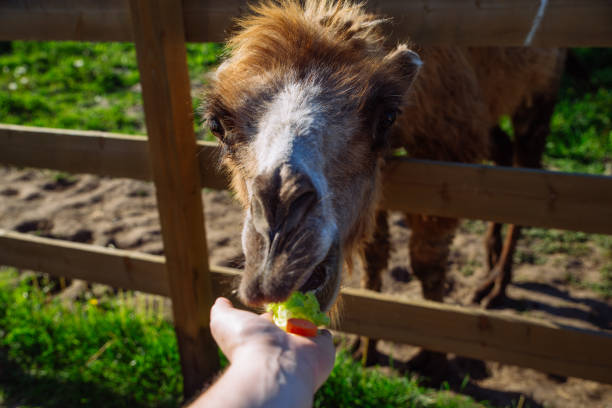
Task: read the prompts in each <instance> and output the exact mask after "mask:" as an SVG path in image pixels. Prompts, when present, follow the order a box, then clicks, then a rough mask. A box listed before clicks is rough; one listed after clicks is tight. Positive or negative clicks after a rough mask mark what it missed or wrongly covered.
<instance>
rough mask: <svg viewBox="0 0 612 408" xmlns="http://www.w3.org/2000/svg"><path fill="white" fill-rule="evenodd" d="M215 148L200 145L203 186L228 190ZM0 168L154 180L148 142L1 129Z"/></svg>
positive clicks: (118, 136)
mask: <svg viewBox="0 0 612 408" xmlns="http://www.w3.org/2000/svg"><path fill="white" fill-rule="evenodd" d="M218 157H219V152H218V147H217V145H216V144H215V143H208V142H200V143H199V152H198V160H199V163H200V174H201V179H202V184H203V186H206V187H209V188H215V189H225V188H227V186H228V184H227V181H226V179H225V177H224V176H223V174H222V173H221V172H220V171H219V166H218V161H219V159H218ZM0 163H4V164H10V165H13V166H18V167H36V168H43V169H55V170H61V171H66V172H69V173H91V174H97V175H101V176H111V177H127V178H133V179H136V180H147V181H150V180H152V179H153V176H152V172H151V163H150V161H149V149H148V146H147V139H146V137H144V136H131V135H122V134H117V133H107V132H95V131H85V130H68V129H50V128H42V127H29V126H17V125H4V124H0Z"/></svg>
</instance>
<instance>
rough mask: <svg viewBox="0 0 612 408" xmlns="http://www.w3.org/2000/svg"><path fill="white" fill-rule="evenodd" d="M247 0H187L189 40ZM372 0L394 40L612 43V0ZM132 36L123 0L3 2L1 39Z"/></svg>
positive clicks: (226, 21) (215, 29)
mask: <svg viewBox="0 0 612 408" xmlns="http://www.w3.org/2000/svg"><path fill="white" fill-rule="evenodd" d="M246 4H247V1H246V0H225V1H204V2H203V1H199V0H185V1H184V2H183V15H184V21H185V31H186V38H187V40H188V41H196V42H201V41H222V40H224V39H225V37H226V35H227V32H228V29H229V28H230V26H231V24H232V19H234V18H236V17H238V16H240V15H242V14H244V12H245V11H246V9H247V6H246ZM540 4H541V1H540V0H495V1H491V0H488V1H487V0H481V1H473V0H456V1H447V0H428V1H420V0H419V1H417V0H401V1H400V0H370V1H369V2H368V7H369V8H370V9H371V10H372V11H375V12H378V13H380V14H382V15H385V16H392V17H393V23H392V25H391V29H390V31H391V33H392V40H393V41H396V40H398V39H399V40H401V39H406V38H408V37H410V38H412V39H413V40H414V41H416V42H417V43H420V44H425V45H432V44H436V45H439V44H444V45H453V44H454V45H475V46H476V45H477V46H483V45H493V46H516V45H518V46H520V45H523V44H524V43H525V40H526V38H527V36H528V35H529V33H530V32H531V31H532V28H533V25H534V22H535V21H536V20H538V21H539V22H540V23H539V25H538V29H537V30H534V33H535V34H534V35H533V42H532V44H533V45H536V46H611V45H612V24H610V21H612V2H610V1H609V0H549V1H548V2H547V4H546V7H545V8H544V10H543V13H542V14H541V18H539V19H536V16H537V15H538V11H540ZM19 39H23V40H42V41H45V40H78V41H132V27H131V21H130V17H129V9H128V4H127V2H126V1H123V0H105V1H95V0H80V1H64V0H62V1H59V0H12V1H4V2H0V40H19Z"/></svg>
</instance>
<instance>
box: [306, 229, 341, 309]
mask: <svg viewBox="0 0 612 408" xmlns="http://www.w3.org/2000/svg"><path fill="white" fill-rule="evenodd" d="M341 261H342V256H341V251H340V241H339V240H338V239H335V240H334V241H333V243H332V245H331V246H330V248H329V251H328V252H327V255H326V256H325V258H324V259H323V261H321V262H320V263H318V264H317V265H316V266H315V267H314V268H313V269H312V271H311V272H310V274H309V275H308V277H307V278H306V281H305V282H304V283H303V284H302V285H300V286H299V287H298V290H299V291H300V292H303V293H306V292H314V295H315V296H316V298H317V300H318V301H319V305H320V307H321V310H322V311H325V312H326V311H328V310H329V309H330V308H331V306H332V305H333V304H334V302H335V300H336V297H337V296H338V292H339V288H340V277H341V274H342V263H341Z"/></svg>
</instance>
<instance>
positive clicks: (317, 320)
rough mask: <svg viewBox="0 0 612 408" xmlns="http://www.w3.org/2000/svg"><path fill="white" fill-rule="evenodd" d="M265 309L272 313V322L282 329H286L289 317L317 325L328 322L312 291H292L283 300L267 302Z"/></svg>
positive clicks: (323, 324)
mask: <svg viewBox="0 0 612 408" xmlns="http://www.w3.org/2000/svg"><path fill="white" fill-rule="evenodd" d="M266 311H267V312H270V313H272V315H273V318H274V323H275V324H276V325H277V326H278V327H280V328H281V329H283V330H286V328H287V320H289V319H306V320H310V321H311V322H313V323H314V324H316V325H317V326H325V325H328V324H329V317H327V315H325V313H323V312H322V311H321V308H320V307H319V301H318V300H317V298H316V296H315V295H314V293H313V292H307V293H302V292H298V291H296V292H293V294H292V295H291V296H290V297H289V299H287V300H286V301H284V302H281V303H269V304H268V305H267V306H266Z"/></svg>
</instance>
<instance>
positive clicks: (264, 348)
mask: <svg viewBox="0 0 612 408" xmlns="http://www.w3.org/2000/svg"><path fill="white" fill-rule="evenodd" d="M210 327H211V331H212V335H213V337H214V338H215V341H216V342H217V344H218V345H219V347H220V348H221V350H222V351H223V353H224V354H225V355H226V356H227V358H228V359H229V360H230V362H231V363H232V364H240V365H241V366H244V367H245V368H244V369H245V370H248V369H249V367H255V368H259V369H264V368H265V369H275V367H274V366H273V365H274V364H278V365H279V366H278V367H277V368H279V369H280V370H281V372H282V374H283V376H286V377H289V378H291V377H293V376H294V377H295V378H297V379H299V380H300V382H301V383H303V384H304V385H306V387H307V388H308V389H309V391H310V392H311V395H312V394H314V392H315V391H316V390H317V389H318V388H319V387H320V386H321V385H322V384H323V383H324V382H325V380H326V379H327V377H328V376H329V373H330V372H331V370H332V368H333V365H334V359H335V349H334V345H333V342H332V337H331V334H330V332H329V331H328V330H320V331H319V334H318V335H317V336H316V337H312V338H309V337H302V336H298V335H295V334H288V333H286V332H284V331H283V330H281V329H279V328H278V327H277V326H276V325H275V324H274V323H273V322H272V316H271V315H270V314H269V313H266V314H262V315H257V314H255V313H252V312H247V311H244V310H239V309H236V308H234V307H233V306H232V303H231V302H230V301H229V300H228V299H226V298H218V299H217V301H216V302H215V304H214V305H213V307H212V309H211V312H210Z"/></svg>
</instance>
